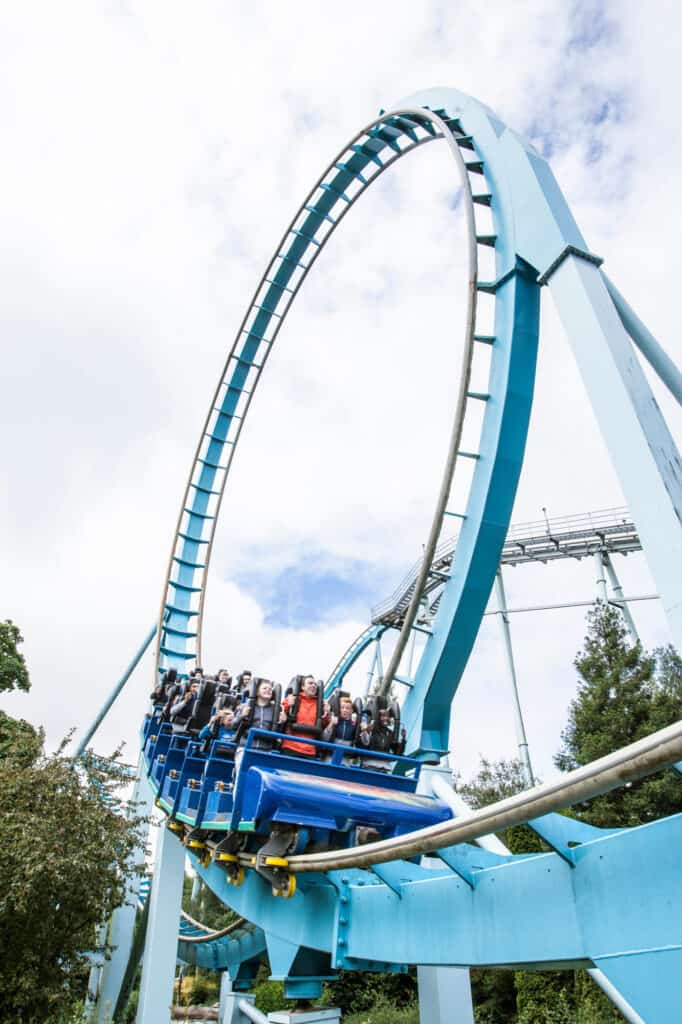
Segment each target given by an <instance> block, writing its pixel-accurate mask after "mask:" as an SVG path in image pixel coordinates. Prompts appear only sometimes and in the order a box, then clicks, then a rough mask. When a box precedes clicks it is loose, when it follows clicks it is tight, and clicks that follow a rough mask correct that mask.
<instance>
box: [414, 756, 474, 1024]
mask: <svg viewBox="0 0 682 1024" xmlns="http://www.w3.org/2000/svg"><path fill="white" fill-rule="evenodd" d="M434 775H435V776H437V777H438V778H439V779H443V780H445V781H446V782H447V784H448V786H450V785H451V780H452V771H451V769H450V766H449V763H448V759H447V758H444V759H443V761H442V762H441V764H440V765H438V766H437V767H436V766H426V765H425V766H424V767H423V768H422V770H421V774H420V776H419V787H418V790H417V791H418V792H419V793H426V794H431V782H432V779H433V777H434ZM429 866H432V867H434V868H435V867H438V868H442V867H443V865H442V863H441V862H440V861H438V860H437V859H436V858H435V857H424V859H423V860H422V867H429ZM417 986H418V992H419V1020H420V1024H474V1004H473V1000H472V998H471V977H470V974H469V970H468V968H467V967H417Z"/></svg>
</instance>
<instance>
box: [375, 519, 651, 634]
mask: <svg viewBox="0 0 682 1024" xmlns="http://www.w3.org/2000/svg"><path fill="white" fill-rule="evenodd" d="M456 548H457V536H454V537H449V538H447V539H445V540H444V541H442V542H441V543H440V544H439V545H438V547H437V548H436V551H435V554H434V558H433V561H432V563H431V568H430V572H429V576H428V579H427V582H426V585H425V587H424V594H426V595H428V594H431V593H433V592H434V591H435V590H437V589H439V588H440V587H442V585H443V584H444V583H445V581H446V580H447V579H448V578H449V571H450V567H451V564H452V560H453V557H454V553H455V550H456ZM641 548H642V545H641V542H640V539H639V536H638V534H637V529H636V527H635V524H634V523H633V521H632V519H631V517H630V514H629V512H628V510H627V508H624V507H620V508H608V509H601V510H599V511H597V512H586V513H581V514H579V515H572V516H557V517H556V518H552V519H549V518H547V517H546V518H544V519H539V520H534V521H532V522H528V523H518V524H516V525H512V526H511V528H510V530H509V533H508V534H507V539H506V541H505V543H504V547H503V549H502V557H501V559H500V565H511V566H515V565H522V564H526V563H528V562H542V563H545V562H550V561H554V560H556V559H559V558H575V559H581V558H586V557H588V556H589V555H593V554H594V553H595V552H597V551H606V552H608V553H609V554H628V553H629V552H631V551H641ZM420 565H421V560H420V561H419V562H417V563H415V565H413V566H412V568H411V569H410V571H409V572H408V573H407V574H406V575H405V577H404V578H403V579H402V580H401V582H400V583H399V585H398V586H397V587H396V589H395V590H394V591H393V593H392V594H391V595H390V596H389V597H388V598H386V599H385V600H384V601H381V602H380V603H379V604H377V605H375V606H374V608H372V622H373V623H375V624H378V623H384V624H386V625H392V626H397V625H398V624H399V623H400V620H401V618H402V616H403V614H404V611H405V609H406V608H407V606H408V604H409V601H410V599H411V596H412V594H413V592H414V585H415V581H416V579H417V573H418V571H419V567H420Z"/></svg>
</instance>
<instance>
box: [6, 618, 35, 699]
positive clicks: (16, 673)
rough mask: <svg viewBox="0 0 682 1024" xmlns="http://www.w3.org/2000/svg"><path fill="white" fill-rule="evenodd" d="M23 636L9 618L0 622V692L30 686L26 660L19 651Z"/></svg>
mask: <svg viewBox="0 0 682 1024" xmlns="http://www.w3.org/2000/svg"><path fill="white" fill-rule="evenodd" d="M23 642H24V638H23V636H22V635H21V633H20V632H19V628H18V626H15V625H14V623H13V622H12V620H11V619H5V621H4V622H0V693H2V692H4V691H5V690H25V691H26V692H28V690H30V688H31V681H30V679H29V676H28V669H27V668H26V661H25V660H24V656H23V654H21V653H20V651H19V649H18V648H19V644H22V643H23Z"/></svg>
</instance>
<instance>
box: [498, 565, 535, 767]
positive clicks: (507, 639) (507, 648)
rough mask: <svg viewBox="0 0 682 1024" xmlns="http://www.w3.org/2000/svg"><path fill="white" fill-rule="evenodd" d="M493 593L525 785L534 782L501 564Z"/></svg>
mask: <svg viewBox="0 0 682 1024" xmlns="http://www.w3.org/2000/svg"><path fill="white" fill-rule="evenodd" d="M495 594H496V597H497V610H498V614H497V619H498V620H499V623H500V629H501V631H502V640H503V642H504V653H505V658H506V662H507V673H508V675H509V681H510V683H511V691H512V704H513V707H514V727H515V729H516V743H517V746H518V748H519V761H520V762H521V766H522V768H523V775H524V778H525V781H526V785H528V786H532V785H533V782H534V779H533V768H532V765H531V763H530V752H529V750H528V739H527V737H526V727H525V725H524V722H523V712H522V710H521V701H520V699H519V687H518V683H517V680H516V667H515V665H514V650H513V647H512V640H511V629H510V627H509V616H508V614H507V595H506V594H505V591H504V581H503V579H502V567H501V566H500V567H499V568H498V570H497V575H496V576H495Z"/></svg>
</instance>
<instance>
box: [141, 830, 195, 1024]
mask: <svg viewBox="0 0 682 1024" xmlns="http://www.w3.org/2000/svg"><path fill="white" fill-rule="evenodd" d="M184 873H185V848H184V846H182V844H181V843H180V842H179V841H178V840H177V838H176V837H175V836H174V835H173V834H172V832H170V831H169V830H168V829H167V828H166V827H165V826H162V828H161V835H160V836H159V841H158V846H157V849H156V862H155V865H154V878H153V880H152V891H151V893H150V895H149V899H150V901H151V902H150V905H149V923H148V925H147V941H146V942H145V947H144V960H143V963H142V982H141V985H140V999H139V1003H138V1007H137V1017H136V1022H137V1024H168V1019H169V1012H170V1011H169V1007H170V1006H171V1004H172V1002H173V980H174V976H175V961H176V959H177V953H178V922H179V920H180V907H181V903H182V882H183V878H184Z"/></svg>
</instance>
